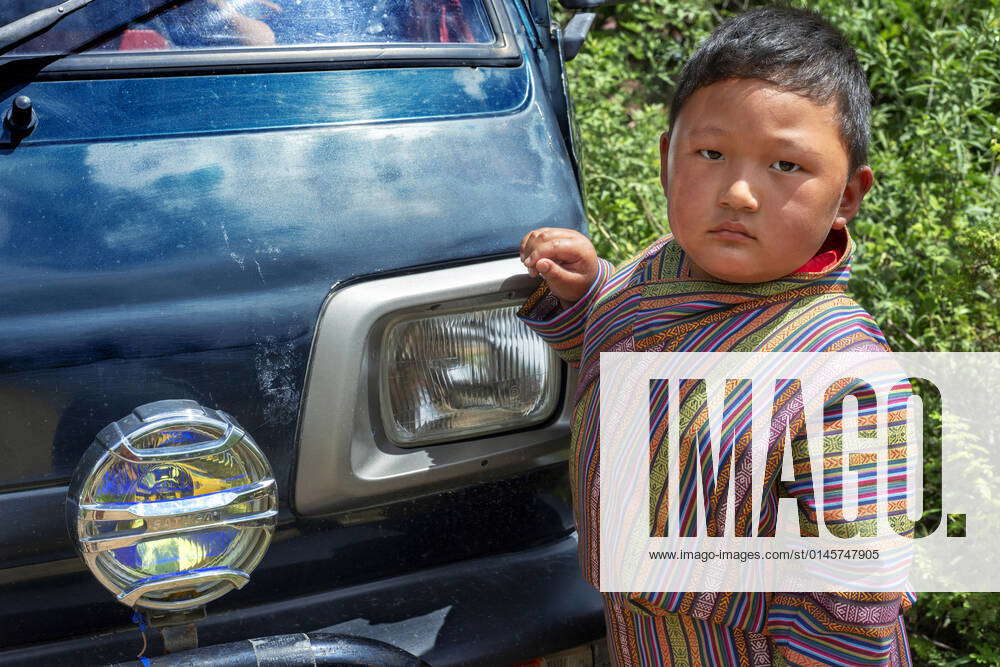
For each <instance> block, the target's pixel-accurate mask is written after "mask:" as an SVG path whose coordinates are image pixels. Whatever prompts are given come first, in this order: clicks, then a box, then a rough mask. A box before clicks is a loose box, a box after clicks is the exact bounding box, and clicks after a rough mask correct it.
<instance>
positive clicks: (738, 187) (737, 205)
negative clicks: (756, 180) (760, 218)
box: [719, 178, 757, 213]
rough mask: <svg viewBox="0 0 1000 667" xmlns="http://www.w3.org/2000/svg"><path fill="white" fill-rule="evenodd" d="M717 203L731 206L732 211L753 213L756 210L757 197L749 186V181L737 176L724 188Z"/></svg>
mask: <svg viewBox="0 0 1000 667" xmlns="http://www.w3.org/2000/svg"><path fill="white" fill-rule="evenodd" d="M719 205H720V206H725V207H727V208H731V209H733V210H734V211H748V212H750V213H754V212H756V210H757V197H756V196H755V195H754V193H753V189H752V188H751V187H750V183H748V182H747V180H746V179H744V178H737V179H735V180H733V182H732V183H730V184H729V186H728V187H726V188H724V189H723V191H722V194H721V196H720V197H719Z"/></svg>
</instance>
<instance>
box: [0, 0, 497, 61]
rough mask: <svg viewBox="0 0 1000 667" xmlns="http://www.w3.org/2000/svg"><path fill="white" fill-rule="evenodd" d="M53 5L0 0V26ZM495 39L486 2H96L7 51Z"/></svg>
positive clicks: (46, 0) (37, 0)
mask: <svg viewBox="0 0 1000 667" xmlns="http://www.w3.org/2000/svg"><path fill="white" fill-rule="evenodd" d="M52 4H53V0H0V25H3V24H5V23H7V22H9V21H13V20H14V19H17V18H19V17H21V16H24V15H26V14H30V13H31V12H33V11H36V10H39V9H43V8H45V7H48V6H50V5H52ZM123 7H126V8H127V10H123V9H122V8H123ZM123 11H127V12H128V15H127V16H123V15H122V14H123ZM493 40H494V36H493V31H492V29H491V28H490V23H489V20H488V18H487V14H486V11H485V9H484V7H483V4H482V0H188V1H187V2H174V3H169V2H163V1H162V0H161V1H160V2H157V1H156V0H129V2H127V3H123V2H121V1H120V0H97V2H93V3H91V4H90V5H88V6H87V7H85V8H84V9H81V10H80V11H78V12H77V13H75V14H73V15H71V16H68V17H66V18H65V19H64V20H63V21H61V22H60V23H58V24H57V25H56V26H55V27H54V28H53V29H51V30H50V31H48V32H47V33H45V34H42V35H39V36H38V37H35V38H34V39H32V40H30V41H28V42H25V43H24V44H22V45H20V46H19V47H17V48H16V49H14V50H12V51H10V52H8V54H7V55H36V54H46V53H63V52H66V51H71V50H73V51H75V50H79V51H82V52H107V51H116V52H121V51H140V52H141V51H157V52H162V51H192V50H194V51H198V50H206V49H230V48H246V47H271V48H275V47H277V48H296V47H299V48H301V47H306V46H336V45H343V44H366V45H370V44H388V45H392V44H413V43H419V44H447V43H462V44H483V43H491V42H493Z"/></svg>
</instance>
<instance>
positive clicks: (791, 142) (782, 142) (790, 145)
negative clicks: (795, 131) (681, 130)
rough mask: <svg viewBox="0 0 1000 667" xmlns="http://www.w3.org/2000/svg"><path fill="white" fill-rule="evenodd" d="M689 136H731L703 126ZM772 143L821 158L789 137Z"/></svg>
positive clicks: (817, 153) (775, 139)
mask: <svg viewBox="0 0 1000 667" xmlns="http://www.w3.org/2000/svg"><path fill="white" fill-rule="evenodd" d="M691 134H692V135H693V136H699V135H706V134H707V135H714V136H727V135H729V134H731V132H729V131H728V130H725V129H723V128H721V127H718V126H716V125H705V126H701V127H696V128H694V129H693V130H691ZM774 143H776V144H779V145H780V146H781V147H782V148H788V149H791V150H794V151H797V152H799V153H807V154H809V155H815V156H819V157H822V155H821V154H820V153H819V152H818V151H815V150H813V149H811V148H809V147H808V146H806V145H804V144H802V143H801V142H799V141H796V140H795V139H792V138H790V137H782V136H777V137H774Z"/></svg>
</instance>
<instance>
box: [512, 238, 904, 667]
mask: <svg viewBox="0 0 1000 667" xmlns="http://www.w3.org/2000/svg"><path fill="white" fill-rule="evenodd" d="M851 251H852V243H851V240H850V238H849V236H848V235H847V233H846V231H843V232H831V234H830V237H829V238H828V239H827V241H826V243H824V245H823V247H822V248H821V249H820V251H819V252H818V253H817V255H816V257H814V258H813V259H812V260H810V262H808V263H807V264H806V265H805V266H803V267H802V269H800V270H799V271H797V272H795V273H793V274H791V275H789V276H786V277H784V278H781V279H778V280H773V281H770V282H766V283H757V284H734V283H723V282H717V281H701V280H694V279H692V278H691V277H690V264H689V261H688V259H687V258H686V256H685V253H684V252H683V250H682V249H681V248H680V246H678V245H677V243H675V242H674V241H673V239H672V237H670V236H667V237H665V238H663V239H661V240H660V241H658V242H656V243H655V244H653V245H652V246H650V247H649V248H648V249H647V250H646V251H644V252H643V253H641V254H640V255H639V256H637V257H635V258H633V259H631V260H629V261H628V262H626V263H625V264H624V265H622V266H621V267H620V268H618V269H617V270H615V269H614V268H613V267H612V266H611V264H609V263H608V262H606V261H604V260H600V268H599V274H598V278H597V279H596V280H595V282H594V285H593V286H592V287H591V288H590V290H589V291H588V292H587V294H586V295H585V296H584V297H583V298H582V299H581V300H580V301H579V302H578V303H576V304H574V305H573V306H572V307H570V308H568V309H566V310H563V309H562V308H561V306H560V305H559V302H558V299H556V298H555V296H554V295H552V294H551V293H550V292H549V291H548V288H547V286H546V285H545V283H544V282H543V283H542V284H541V285H540V286H539V288H538V290H536V291H535V293H534V294H532V295H531V296H530V297H529V298H528V300H527V302H526V303H525V304H524V306H523V308H522V309H521V311H520V312H519V316H520V317H521V318H522V319H523V320H524V322H525V323H526V324H527V325H528V326H529V327H531V328H532V329H533V330H535V331H536V332H537V333H538V334H539V335H541V336H542V338H544V339H545V341H546V342H547V343H548V344H549V345H551V346H552V347H553V348H554V349H555V350H556V351H557V352H558V353H559V355H560V356H561V357H562V358H563V359H564V360H566V361H567V362H568V363H569V364H570V365H572V366H575V367H578V368H579V380H578V385H577V392H576V397H575V399H576V404H575V408H574V411H573V423H572V438H571V447H572V449H571V458H570V464H571V469H570V478H571V485H572V488H573V500H574V508H575V512H576V520H577V529H578V531H579V537H580V563H581V567H582V570H583V575H584V577H585V578H586V579H587V580H588V581H589V582H590V583H591V584H593V585H594V586H595V587H597V586H598V585H599V573H600V566H599V554H600V548H599V544H598V539H599V535H600V530H599V524H598V514H599V506H600V486H599V480H600V478H599V470H598V462H599V460H600V454H599V445H600V442H599V430H600V429H599V425H600V415H599V408H600V391H599V384H600V377H599V374H598V373H599V368H600V352H628V351H666V352H719V351H733V352H751V351H766V352H780V351H786V352H791V351H799V352H802V351H815V352H833V351H847V350H882V349H887V348H886V341H885V337H884V336H883V334H882V332H881V331H880V330H879V328H878V326H877V325H876V324H875V322H874V321H873V320H872V318H871V316H870V315H868V313H866V312H865V311H864V310H863V309H862V308H861V307H860V306H858V304H857V303H855V302H854V301H852V300H851V299H850V298H848V297H847V296H845V294H844V291H845V288H846V285H847V281H848V278H849V276H850V257H851ZM690 389H691V388H690V387H688V388H687V393H688V394H689V396H690V395H693V394H691V391H690ZM856 389H857V388H856V387H851V386H847V384H846V383H845V384H844V385H842V386H840V387H839V390H840V391H839V394H838V393H836V392H834V395H830V394H829V393H828V395H827V399H828V403H827V405H828V408H827V414H826V415H825V418H824V432H825V435H827V436H833V437H838V435H839V428H840V420H839V414H835V413H833V411H832V410H831V408H830V407H829V406H831V405H839V404H840V402H841V401H842V399H843V396H844V395H845V394H847V393H854V394H855V395H857V393H858V392H857V391H856ZM685 391H686V389H685V388H684V387H683V386H682V388H681V392H682V398H681V401H682V408H681V420H682V422H683V421H684V419H685V417H684V414H685V412H687V413H688V417H687V418H688V419H690V420H693V421H694V422H697V420H698V412H699V408H698V406H695V409H694V410H685V408H684V401H685V400H687V399H685V398H684V396H683V395H684V393H685ZM652 394H655V392H651V395H652ZM908 394H909V385H908V384H907V385H905V386H903V387H900V391H898V392H896V391H894V392H893V393H892V395H891V396H890V398H889V406H888V408H889V412H888V415H889V430H890V436H889V442H890V452H889V475H890V478H892V477H893V474H894V472H895V473H896V474H898V472H899V469H900V467H901V466H902V465H903V462H904V460H905V442H904V436H905V407H906V399H907V396H908ZM862 398H863V397H860V396H859V399H862ZM746 400H749V398H748V397H747V399H746ZM650 410H651V414H654V415H655V414H656V409H655V406H653V405H651V408H650ZM701 410H704V405H702V406H701ZM874 411H875V408H874V405H868V404H867V403H866V402H865V401H864V400H859V407H858V412H859V416H860V417H861V422H862V423H865V422H866V418H873V416H874ZM871 421H873V419H870V420H869V423H870V422H871ZM701 425H702V426H704V427H705V428H707V420H703V422H701ZM658 426H661V425H658V424H656V423H651V424H650V433H651V443H650V449H651V462H650V470H651V477H650V488H651V490H652V492H651V495H652V496H653V498H651V506H652V507H651V512H650V514H651V523H652V524H653V526H651V528H653V529H654V530H655V529H656V528H657V526H659V527H662V524H663V522H665V521H666V516H667V513H666V506H665V503H660V504H659V505H657V503H656V499H655V497H656V496H657V493H658V490H662V489H663V488H664V485H665V483H666V460H665V450H666V447H663V448H662V450H660V449H659V447H658V446H659V444H662V443H660V442H657V438H665V433H666V429H665V428H658ZM688 426H690V424H684V423H682V424H681V425H680V433H682V434H686V435H682V438H683V437H697V433H698V428H697V426H698V423H695V428H687V427H688ZM799 426H800V427H801V426H802V425H799ZM747 428H749V427H747ZM862 428H864V427H862ZM692 434H694V435H692ZM702 435H704V433H702ZM745 435H746V434H744V433H737V434H736V437H733V438H730V439H729V440H728V442H730V443H732V442H737V443H738V442H739V441H740V439H741V438H742V437H743V436H745ZM803 441H804V436H803V434H802V433H799V434H798V435H796V434H795V432H794V426H793V434H792V452H793V457H795V458H796V459H799V458H800V457H799V456H798V455H797V454H796V447H797V446H798V447H803V446H804V445H803ZM705 442H707V438H703V439H701V440H699V441H697V445H696V446H697V447H702V446H703V444H704V443H705ZM726 442H727V439H726V438H725V436H724V437H723V444H725V443H726ZM684 450H685V447H684V445H683V443H682V446H681V451H682V452H683V451H684ZM658 451H663V453H664V460H663V461H662V462H660V461H658V460H657V454H656V452H658ZM692 451H693V450H692ZM799 451H802V450H799ZM771 454H772V453H770V452H769V456H768V467H767V469H766V472H765V476H766V478H767V479H768V480H770V481H771V486H770V489H771V490H770V493H769V495H768V496H766V497H765V499H764V502H763V504H762V510H761V518H760V527H761V528H766V527H768V525H769V524H770V523H771V522H773V521H774V520H775V518H776V508H777V500H778V496H779V494H785V493H787V494H788V495H791V496H793V497H796V498H797V500H798V507H799V514H800V522H801V524H802V525H812V526H815V522H816V507H815V500H814V498H813V497H812V489H811V486H810V487H809V488H808V489H806V488H804V487H805V485H799V484H798V480H796V482H795V483H781V482H780V481H779V479H780V472H781V471H780V464H778V465H777V466H775V465H774V460H773V458H772V455H771ZM732 455H733V452H732V446H731V445H730V448H729V450H726V449H725V447H722V448H720V459H721V460H720V469H722V463H723V462H724V461H725V460H726V457H729V456H732ZM738 460H739V459H738V458H737V461H738ZM692 464H693V462H692ZM737 465H738V464H737ZM679 474H680V493H681V495H682V496H683V495H685V494H691V493H694V485H695V484H696V480H695V476H694V475H693V472H692V468H690V467H687V466H686V465H685V461H684V459H683V458H682V459H681V461H680V473H679ZM796 474H797V473H796ZM797 475H798V474H797ZM824 481H826V482H828V480H825V479H824ZM868 481H869V482H871V483H872V484H874V476H873V475H872V476H871V477H870V478H869V479H868ZM720 482H721V479H720ZM864 483H865V480H864V479H862V480H861V482H860V484H861V485H862V488H860V489H859V507H858V518H857V519H856V520H853V521H843V520H841V521H840V524H839V525H838V526H836V527H831V530H835V529H839V532H840V533H841V534H844V535H848V536H849V535H854V534H871V533H870V532H868V531H871V529H872V525H873V523H874V519H869V518H866V516H870V515H871V512H872V510H873V509H874V508H873V507H871V506H868V507H866V506H865V500H864V499H863V498H862V497H861V495H862V493H863V490H864V488H863V484H864ZM904 484H905V482H904ZM705 492H706V493H705V497H706V498H707V497H709V493H708V489H707V488H706V489H705ZM902 494H903V492H901V491H900V490H899V488H898V487H897V488H895V489H894V488H893V487H892V486H890V496H889V500H890V521H892V522H893V523H894V524H895V525H896V526H897V530H899V531H900V532H901V533H906V532H907V530H912V525H911V524H910V523H909V521H908V520H907V519H906V516H905V498H904V497H903V495H902ZM827 503H828V504H827V506H826V507H825V508H823V509H825V510H826V512H827V517H828V518H829V517H830V516H831V512H832V513H833V516H834V518H835V519H836V516H837V515H836V513H837V512H838V511H839V503H837V505H838V506H835V507H831V505H830V504H829V501H827ZM720 506H721V504H720ZM736 506H737V515H736V522H737V526H739V525H740V523H741V521H742V522H743V523H745V522H746V521H748V520H749V517H748V516H740V512H741V510H740V509H739V508H740V507H741V503H740V498H739V497H737V498H736ZM721 507H722V508H721V512H722V515H721V517H722V518H724V506H721ZM715 514H716V512H713V511H711V510H710V511H709V512H708V513H707V514H706V516H708V517H709V521H710V522H711V521H713V520H716V521H717V520H719V519H718V518H717V517H716V516H715ZM841 519H842V515H841ZM685 521H694V517H693V516H690V517H687V518H685V517H681V523H682V525H683V524H684V523H685ZM827 523H828V524H829V523H830V522H829V520H828V522H827ZM835 523H836V521H835ZM900 526H908V528H906V527H904V528H902V529H901V528H900ZM912 601H913V596H912V594H909V593H907V594H905V595H904V594H900V593H841V594H834V593H766V594H765V593H632V594H608V595H606V596H605V613H606V619H607V621H608V641H609V646H610V649H611V653H612V655H613V656H614V657H615V659H616V662H617V663H618V664H623V665H663V664H670V665H711V666H715V665H781V664H794V665H830V664H835V665H890V666H893V667H895V666H898V665H909V664H910V657H909V648H908V645H907V642H906V634H905V630H904V626H903V620H902V616H901V612H902V611H903V610H905V609H906V608H909V606H910V604H911V603H912Z"/></svg>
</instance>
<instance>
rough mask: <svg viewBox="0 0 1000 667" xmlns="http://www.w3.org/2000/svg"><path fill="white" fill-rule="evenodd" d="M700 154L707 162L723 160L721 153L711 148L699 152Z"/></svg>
mask: <svg viewBox="0 0 1000 667" xmlns="http://www.w3.org/2000/svg"><path fill="white" fill-rule="evenodd" d="M698 153H699V154H700V155H701V156H702V157H703V158H705V159H706V160H721V159H722V153H720V152H719V151H713V150H712V149H710V148H703V149H701V150H700V151H698Z"/></svg>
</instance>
